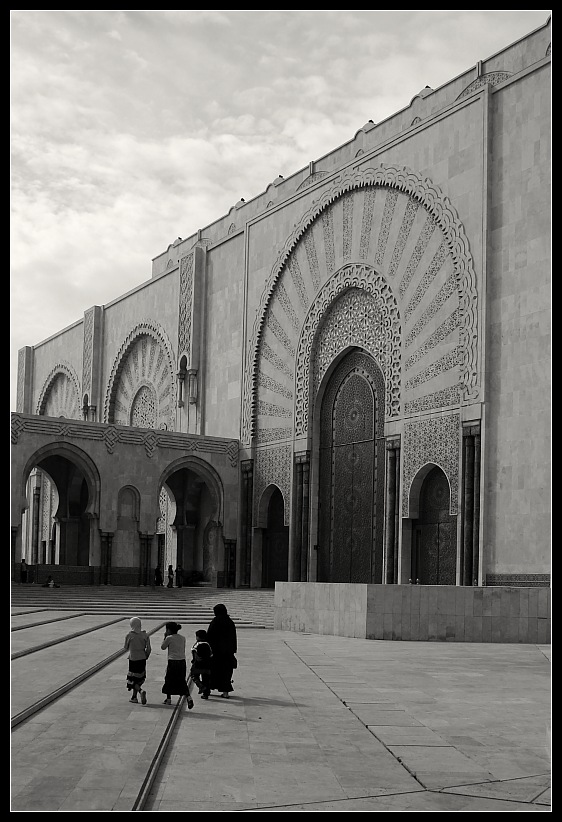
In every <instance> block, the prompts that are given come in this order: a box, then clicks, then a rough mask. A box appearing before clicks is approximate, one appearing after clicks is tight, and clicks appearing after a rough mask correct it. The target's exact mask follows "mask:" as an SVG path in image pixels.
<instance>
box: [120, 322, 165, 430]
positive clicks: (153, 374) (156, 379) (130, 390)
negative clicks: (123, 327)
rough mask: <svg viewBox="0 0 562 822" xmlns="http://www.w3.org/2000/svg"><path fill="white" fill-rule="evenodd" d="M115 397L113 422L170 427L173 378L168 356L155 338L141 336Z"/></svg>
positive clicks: (124, 366)
mask: <svg viewBox="0 0 562 822" xmlns="http://www.w3.org/2000/svg"><path fill="white" fill-rule="evenodd" d="M114 398H115V399H114V403H113V419H112V420H111V421H112V422H114V423H116V424H117V425H134V426H137V427H140V428H166V427H168V423H169V420H170V416H171V410H172V392H171V375H170V374H169V373H168V367H167V359H166V356H165V353H164V351H163V350H162V347H161V345H160V343H159V342H158V341H157V340H155V339H154V338H153V337H150V336H149V335H143V336H141V337H138V338H137V339H136V340H135V341H134V342H133V344H132V345H131V347H130V348H129V350H128V352H127V353H126V354H125V356H124V359H123V362H122V363H121V364H120V367H119V373H118V377H117V386H116V389H115V393H114Z"/></svg>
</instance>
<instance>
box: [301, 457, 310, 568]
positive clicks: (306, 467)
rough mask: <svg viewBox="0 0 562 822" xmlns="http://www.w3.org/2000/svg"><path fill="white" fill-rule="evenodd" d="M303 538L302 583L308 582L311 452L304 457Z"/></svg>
mask: <svg viewBox="0 0 562 822" xmlns="http://www.w3.org/2000/svg"><path fill="white" fill-rule="evenodd" d="M302 457H303V461H302V532H301V533H302V537H301V582H306V581H307V580H308V551H309V510H310V509H309V506H310V452H309V451H307V452H306V454H303V455H302Z"/></svg>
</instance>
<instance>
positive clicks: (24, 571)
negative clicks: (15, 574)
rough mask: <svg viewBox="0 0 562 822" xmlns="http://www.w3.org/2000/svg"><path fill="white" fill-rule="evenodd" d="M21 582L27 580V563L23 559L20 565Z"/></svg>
mask: <svg viewBox="0 0 562 822" xmlns="http://www.w3.org/2000/svg"><path fill="white" fill-rule="evenodd" d="M20 582H27V563H26V561H25V559H22V561H21V565H20Z"/></svg>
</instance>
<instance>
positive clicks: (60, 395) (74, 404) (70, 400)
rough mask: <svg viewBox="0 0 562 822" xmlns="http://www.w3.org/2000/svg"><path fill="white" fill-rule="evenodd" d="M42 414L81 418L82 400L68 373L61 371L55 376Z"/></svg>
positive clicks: (74, 418) (71, 418) (72, 418)
mask: <svg viewBox="0 0 562 822" xmlns="http://www.w3.org/2000/svg"><path fill="white" fill-rule="evenodd" d="M42 414H43V416H45V417H66V418H67V419H69V420H79V419H80V401H79V398H78V396H77V394H76V389H75V387H74V385H73V384H72V381H71V380H70V378H69V377H68V376H67V375H66V374H63V373H60V374H57V376H56V377H55V378H54V380H53V382H52V383H51V386H50V388H49V389H48V392H47V400H46V402H45V403H44V406H43V411H42Z"/></svg>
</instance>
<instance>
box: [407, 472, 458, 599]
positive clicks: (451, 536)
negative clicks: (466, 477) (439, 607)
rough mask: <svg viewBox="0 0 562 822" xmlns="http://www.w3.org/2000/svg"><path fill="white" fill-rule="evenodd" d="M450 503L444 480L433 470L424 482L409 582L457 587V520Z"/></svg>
mask: <svg viewBox="0 0 562 822" xmlns="http://www.w3.org/2000/svg"><path fill="white" fill-rule="evenodd" d="M450 502H451V500H450V489H449V483H448V481H447V477H446V476H445V474H444V473H443V471H442V469H441V468H439V467H437V466H436V467H435V468H432V469H431V471H430V472H429V473H428V475H427V476H426V477H425V479H424V481H423V485H422V487H421V491H420V507H419V512H420V514H419V518H418V520H417V522H416V524H415V527H414V550H413V552H412V580H413V581H415V582H418V583H419V584H420V585H455V584H456V561H457V547H456V546H457V540H456V534H457V518H456V517H455V516H452V515H451V514H450V513H449V511H450Z"/></svg>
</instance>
